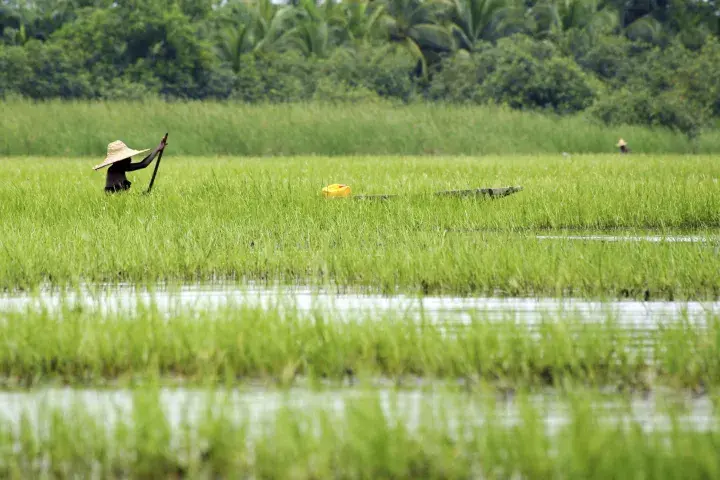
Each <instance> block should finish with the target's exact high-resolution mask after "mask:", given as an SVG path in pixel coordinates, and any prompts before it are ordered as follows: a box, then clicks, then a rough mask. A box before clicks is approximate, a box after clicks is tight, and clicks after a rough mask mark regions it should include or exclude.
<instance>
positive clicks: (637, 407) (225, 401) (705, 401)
mask: <svg viewBox="0 0 720 480" xmlns="http://www.w3.org/2000/svg"><path fill="white" fill-rule="evenodd" d="M137 394H138V391H132V390H128V389H106V390H94V389H74V388H40V389H36V390H33V391H31V392H0V425H2V426H4V427H7V428H12V429H16V428H18V427H19V426H20V424H21V422H22V421H29V422H31V423H32V424H33V425H34V426H35V428H40V429H42V428H43V423H42V418H43V415H44V414H46V413H47V412H49V411H58V412H62V414H63V415H67V416H71V415H72V412H73V411H78V409H79V410H80V411H82V412H84V413H85V414H88V415H90V416H92V417H94V418H96V419H97V420H98V421H102V422H103V423H104V424H105V426H107V427H109V428H112V427H114V426H115V425H116V423H117V422H119V421H126V420H127V419H131V418H133V410H134V409H135V408H138V406H137V403H138V401H137V398H135V396H136V395H137ZM604 397H605V398H602V396H600V397H598V398H597V399H595V400H593V401H591V402H590V403H589V404H588V405H589V407H590V408H591V410H592V412H593V416H594V418H595V420H596V421H598V422H602V423H605V424H610V425H613V424H616V423H617V422H620V423H625V422H632V423H634V424H636V425H639V426H641V427H642V428H643V429H646V430H648V431H653V430H654V431H658V430H659V431H663V430H667V429H668V428H670V420H669V419H670V415H669V414H670V412H672V410H671V409H670V407H674V408H675V411H674V412H675V413H676V414H677V415H676V416H675V417H674V418H675V420H677V421H679V422H681V424H682V426H683V428H688V429H692V430H695V431H715V430H716V429H718V427H719V426H720V425H718V420H717V418H716V416H715V415H716V413H717V412H716V409H717V406H716V405H715V404H714V403H713V400H712V399H711V398H709V397H708V396H701V397H694V396H691V395H685V394H673V393H672V392H668V391H666V390H659V391H657V392H655V393H652V394H648V395H632V396H630V397H628V398H623V397H620V396H617V395H614V394H606V395H605V396H604ZM156 400H157V402H158V405H160V409H161V411H162V414H163V415H164V416H165V419H166V421H167V423H168V425H169V427H170V428H171V429H172V430H173V431H175V432H179V431H180V430H181V429H182V428H187V427H191V428H193V429H197V428H198V427H199V426H200V424H201V422H202V421H203V420H204V418H205V417H204V416H205V415H206V414H207V412H208V411H212V410H213V409H216V410H217V411H221V410H222V411H223V412H225V413H226V416H225V417H224V418H225V419H226V420H227V421H231V422H235V423H241V422H242V423H245V424H247V426H248V427H249V428H250V429H251V431H255V432H257V431H260V430H261V427H262V425H263V424H264V423H265V422H267V421H268V420H271V419H273V418H275V416H277V415H278V413H279V412H281V411H282V410H283V409H292V410H297V411H303V410H305V411H311V410H318V409H319V410H322V411H323V412H327V413H329V414H330V415H333V416H338V415H343V412H345V411H346V410H347V409H348V408H351V406H352V405H355V404H362V403H363V402H370V403H374V402H377V405H379V408H380V411H381V415H383V416H384V417H386V418H387V419H388V420H389V421H392V422H396V421H397V422H402V423H403V424H404V425H405V426H406V427H407V428H408V429H409V430H411V431H416V429H417V428H418V426H419V425H420V424H421V423H422V420H423V418H422V417H423V416H424V415H428V414H429V415H430V416H431V417H432V418H435V420H436V421H440V420H445V421H449V422H450V424H451V425H454V426H455V428H457V422H461V421H467V420H471V421H472V422H473V425H476V426H478V427H479V426H482V425H483V424H485V422H486V421H487V420H488V416H490V417H491V418H492V419H493V420H499V421H500V422H501V424H502V425H503V426H506V427H512V426H518V425H522V421H523V411H522V409H523V406H527V405H529V406H531V407H532V408H535V409H537V410H538V411H541V412H542V414H543V423H544V427H545V428H546V429H547V430H548V432H550V433H553V432H556V431H558V429H560V428H561V427H564V426H567V425H568V423H569V422H570V421H571V420H572V415H571V404H570V403H569V402H568V401H567V399H563V398H562V396H560V395H559V394H558V393H557V392H554V391H553V390H550V389H548V390H547V391H546V392H544V393H535V394H531V395H522V397H521V399H519V398H516V396H515V395H497V396H489V395H481V394H476V395H470V394H466V393H463V392H453V391H452V390H447V389H443V388H442V387H439V386H438V387H435V388H434V387H433V386H432V385H427V386H426V387H424V388H422V389H400V390H397V389H393V388H390V387H388V388H384V387H376V388H372V389H358V388H352V387H350V388H344V389H334V388H331V389H322V390H309V389H307V388H302V387H293V388H290V389H286V390H276V389H272V388H271V389H268V388H266V387H261V386H258V387H252V386H245V387H242V388H238V389H217V388H213V389H210V390H208V389H200V388H197V389H192V388H159V389H158V390H157V397H156Z"/></svg>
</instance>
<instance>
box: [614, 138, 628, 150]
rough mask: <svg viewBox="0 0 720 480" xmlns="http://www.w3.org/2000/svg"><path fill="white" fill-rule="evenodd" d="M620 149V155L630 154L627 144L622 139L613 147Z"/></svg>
mask: <svg viewBox="0 0 720 480" xmlns="http://www.w3.org/2000/svg"><path fill="white" fill-rule="evenodd" d="M615 146H616V147H618V148H619V149H620V153H630V149H629V148H628V146H627V142H625V140H623V139H622V138H621V139H620V140H619V141H618V143H617V145H615Z"/></svg>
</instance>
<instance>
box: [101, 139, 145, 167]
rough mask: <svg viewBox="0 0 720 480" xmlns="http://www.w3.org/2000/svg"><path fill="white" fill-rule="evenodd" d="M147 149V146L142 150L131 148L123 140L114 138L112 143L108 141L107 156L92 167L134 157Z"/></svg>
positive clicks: (103, 165)
mask: <svg viewBox="0 0 720 480" xmlns="http://www.w3.org/2000/svg"><path fill="white" fill-rule="evenodd" d="M149 150H150V149H149V148H146V149H144V150H133V149H132V148H130V147H128V146H127V145H125V143H124V142H122V141H120V140H116V141H114V142H112V143H108V146H107V156H106V157H105V160H104V161H103V162H102V163H101V164H99V165H95V166H94V167H93V170H99V169H101V168H103V167H106V166H108V165H110V164H112V163H115V162H119V161H120V160H125V159H126V158H130V157H134V156H135V155H140V154H141V153H145V152H147V151H149Z"/></svg>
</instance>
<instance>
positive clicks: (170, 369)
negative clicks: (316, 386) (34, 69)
mask: <svg viewBox="0 0 720 480" xmlns="http://www.w3.org/2000/svg"><path fill="white" fill-rule="evenodd" d="M290 307H291V305H290V306H287V305H286V306H285V307H280V306H276V307H273V308H270V309H269V310H267V311H264V310H262V309H261V308H260V307H252V308H251V307H239V306H237V305H236V306H234V308H233V307H222V308H220V309H218V310H214V309H213V310H200V309H197V310H196V309H187V310H186V311H183V312H181V313H174V314H172V316H171V317H170V318H169V319H165V317H164V316H163V315H162V314H160V313H159V312H158V311H156V310H155V309H154V308H149V309H146V308H143V310H142V311H140V312H139V313H129V312H126V313H113V314H103V313H100V312H99V311H95V310H94V309H90V310H82V309H79V308H76V307H65V308H64V309H63V310H62V311H61V312H59V313H54V314H52V315H49V314H46V313H43V312H42V311H37V310H32V309H31V310H28V311H26V312H23V313H5V314H3V316H2V318H3V320H4V325H3V333H2V344H3V345H4V348H3V349H2V350H0V375H1V376H2V379H3V382H4V383H5V385H6V386H10V387H11V386H23V385H33V384H42V383H46V382H56V381H62V382H69V383H72V384H88V385H104V384H106V383H108V382H109V381H111V380H117V381H119V383H120V384H123V383H127V382H131V381H133V380H134V379H137V378H154V377H162V378H164V379H166V380H172V379H173V378H182V379H183V380H185V381H187V382H189V383H195V384H205V383H210V384H216V383H223V382H226V381H229V382H236V381H242V380H249V379H261V380H268V381H272V382H278V383H279V384H282V385H287V384H292V383H293V381H294V380H295V379H296V378H297V377H298V376H300V377H304V378H308V379H310V381H311V384H312V382H313V381H320V380H323V379H327V380H331V381H340V380H344V379H347V378H348V377H352V378H355V379H356V380H358V381H360V382H364V381H365V380H368V379H370V380H371V379H373V378H375V377H377V376H384V377H389V378H391V379H393V380H395V381H398V382H401V381H403V380H411V379H412V378H413V377H417V376H420V377H425V378H429V379H432V378H439V379H446V380H462V381H464V383H466V384H469V385H470V386H472V385H474V384H476V383H477V382H480V383H483V382H486V381H487V382H490V383H493V384H498V385H501V386H502V385H506V386H510V387H516V388H517V387H522V386H543V385H555V386H564V385H572V384H574V383H581V384H585V383H587V384H591V385H600V386H605V385H608V386H611V387H622V388H640V389H642V388H646V387H652V386H654V385H663V384H664V385H669V386H673V387H678V388H681V387H689V388H693V389H695V390H702V389H703V388H705V387H708V386H711V385H720V343H719V342H720V323H718V319H717V318H709V319H708V320H709V322H710V326H709V327H708V328H707V329H704V328H701V327H693V326H689V325H687V324H684V323H671V324H669V325H668V326H666V327H663V328H661V329H660V330H650V331H647V332H643V333H642V334H641V336H640V338H638V337H634V336H633V335H634V334H633V333H632V331H630V330H627V329H626V328H625V327H623V326H621V325H619V324H617V323H615V322H614V321H612V320H611V319H608V320H607V321H604V322H597V323H590V322H587V321H583V320H582V319H579V320H578V319H576V317H573V316H572V315H569V314H548V315H549V318H550V319H553V320H549V321H548V322H546V323H543V324H540V325H537V326H527V325H523V324H521V323H518V324H515V323H513V322H512V321H503V322H501V323H491V322H488V321H483V315H482V314H480V313H478V314H476V318H475V319H474V321H473V322H471V323H470V324H469V325H460V324H452V323H451V322H447V323H442V322H440V323H435V322H428V321H420V320H412V319H409V318H404V317H403V315H402V313H401V312H394V313H386V314H369V313H368V314H360V313H357V314H355V315H357V317H354V316H352V315H351V316H350V317H349V319H347V318H346V320H348V321H341V320H339V319H336V318H335V316H334V315H333V312H332V311H315V312H311V313H301V312H298V311H295V310H294V309H292V308H290ZM288 308H290V309H289V310H288ZM361 320H362V321H361ZM421 320H422V319H421ZM468 382H469V383H468ZM113 383H114V382H113Z"/></svg>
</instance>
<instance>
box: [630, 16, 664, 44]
mask: <svg viewBox="0 0 720 480" xmlns="http://www.w3.org/2000/svg"><path fill="white" fill-rule="evenodd" d="M625 35H627V37H628V38H629V39H630V40H635V41H643V42H647V43H659V42H660V40H661V38H662V35H663V24H662V23H660V22H659V21H658V20H656V19H655V18H653V17H652V16H650V15H645V16H644V17H640V18H638V19H637V20H635V21H634V22H632V23H631V24H630V25H628V26H627V27H625Z"/></svg>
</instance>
